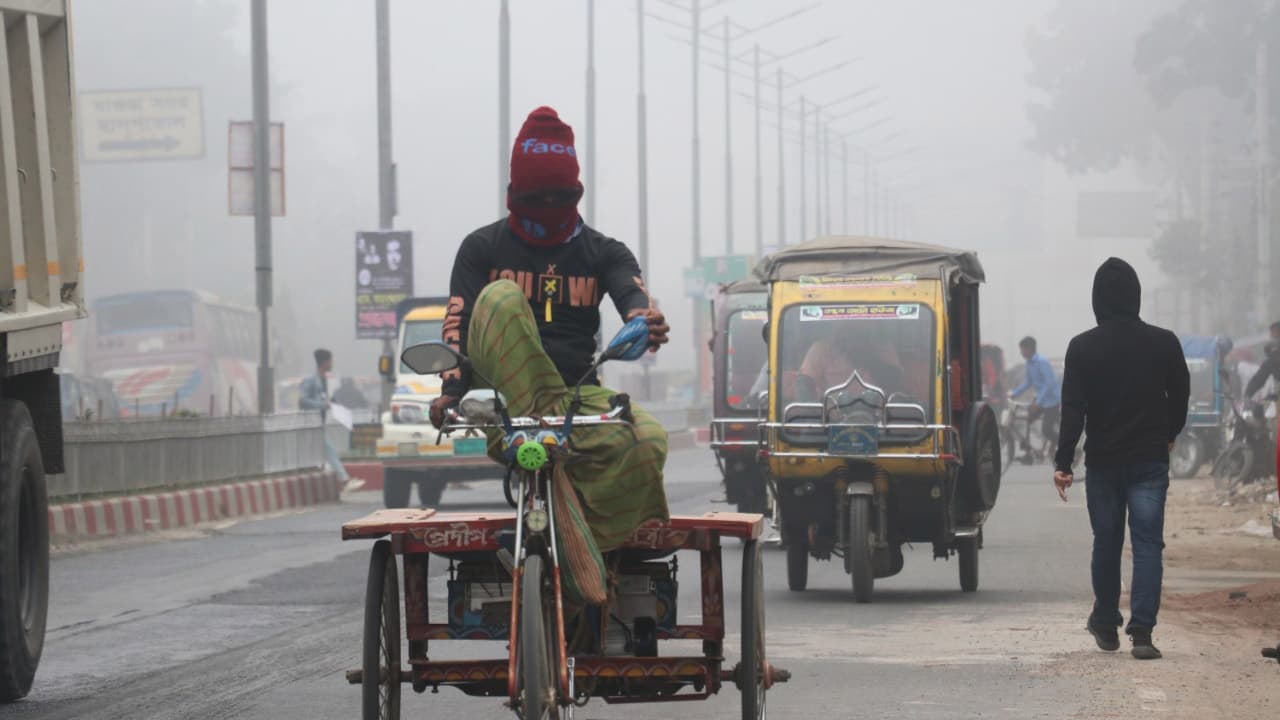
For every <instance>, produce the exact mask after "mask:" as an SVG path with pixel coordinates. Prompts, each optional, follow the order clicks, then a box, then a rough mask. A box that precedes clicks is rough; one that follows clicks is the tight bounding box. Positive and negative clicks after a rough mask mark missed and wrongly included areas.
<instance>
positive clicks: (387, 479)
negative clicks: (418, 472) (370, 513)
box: [382, 468, 414, 508]
mask: <svg viewBox="0 0 1280 720" xmlns="http://www.w3.org/2000/svg"><path fill="white" fill-rule="evenodd" d="M413 475H414V473H413V472H411V471H408V470H405V469H403V468H386V469H385V470H384V471H383V473H382V504H383V505H385V506H387V507H389V508H403V507H409V490H410V489H411V488H412V486H413Z"/></svg>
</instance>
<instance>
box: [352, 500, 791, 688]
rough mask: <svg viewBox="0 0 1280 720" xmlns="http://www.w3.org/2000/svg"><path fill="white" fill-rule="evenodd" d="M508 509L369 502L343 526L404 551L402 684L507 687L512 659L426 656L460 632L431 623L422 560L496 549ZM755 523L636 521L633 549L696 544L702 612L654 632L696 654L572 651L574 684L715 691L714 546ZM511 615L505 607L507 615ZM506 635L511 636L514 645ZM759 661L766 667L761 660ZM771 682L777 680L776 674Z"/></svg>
mask: <svg viewBox="0 0 1280 720" xmlns="http://www.w3.org/2000/svg"><path fill="white" fill-rule="evenodd" d="M515 522H516V516H515V513H513V512H495V513H454V512H438V511H436V510H433V509H424V510H406V509H397V510H378V511H375V512H373V513H372V514H370V515H368V516H366V517H364V518H361V519H359V520H354V521H351V522H349V523H346V524H345V525H343V526H342V539H343V540H362V539H376V538H382V537H387V536H389V537H390V541H391V549H392V552H394V553H395V554H396V555H401V556H402V557H403V564H404V612H405V634H406V635H407V637H408V641H409V656H408V664H409V669H408V671H406V670H405V669H404V668H401V670H400V677H401V679H402V681H403V682H409V683H412V685H413V687H414V689H415V690H417V691H418V692H421V691H423V690H425V689H426V688H428V687H430V688H437V687H440V686H442V685H443V686H453V687H457V688H458V689H460V690H462V691H463V692H465V693H467V694H469V695H486V696H510V695H512V694H514V690H513V689H512V685H513V684H514V678H513V677H511V671H510V667H511V665H512V662H513V659H512V658H501V659H494V660H465V661H463V660H458V661H448V660H444V661H441V660H431V659H429V657H428V655H427V643H428V641H430V640H441V639H459V638H456V637H455V636H454V635H453V634H452V633H451V632H450V629H449V625H448V624H447V623H442V622H432V619H431V615H430V613H429V612H428V608H427V578H428V558H429V557H430V556H431V554H433V553H437V554H450V553H464V552H477V551H478V552H485V551H489V552H497V551H498V549H499V536H500V535H501V534H502V533H503V532H505V531H513V530H514V529H515ZM763 527H764V520H763V518H762V517H761V516H760V515H755V514H742V513H731V512H709V513H706V514H705V515H677V516H673V517H672V518H671V519H670V521H668V522H665V523H663V522H657V521H653V522H649V523H646V524H645V525H642V526H641V527H639V528H637V529H636V530H635V531H634V532H632V533H631V536H630V537H629V538H628V539H627V540H626V542H624V543H623V545H622V547H623V548H631V549H640V550H671V551H675V550H696V551H698V552H699V554H700V557H701V563H700V564H701V574H702V580H701V587H702V617H701V622H700V623H698V624H693V625H684V624H677V625H676V626H675V628H674V631H666V632H659V634H658V639H659V640H674V639H680V640H702V641H703V655H701V656H694V657H597V656H590V657H575V658H574V663H573V667H574V678H575V684H578V686H579V687H581V685H580V684H579V683H580V681H582V680H585V679H590V678H600V679H605V678H611V679H619V680H630V679H634V680H640V681H643V680H667V681H671V682H674V683H678V684H681V685H689V686H692V687H693V688H694V689H695V691H696V692H694V693H684V694H674V693H673V694H663V695H657V696H655V695H644V696H641V697H634V698H632V697H627V696H619V695H610V696H605V697H604V700H605V701H606V702H615V703H617V702H648V701H654V700H666V701H677V700H696V699H702V698H706V697H708V696H710V695H713V694H715V693H716V692H718V691H719V690H720V688H721V685H722V683H723V682H725V681H733V679H734V675H733V671H732V670H725V669H723V668H722V665H723V663H724V657H723V653H722V643H723V641H724V635H725V627H724V576H723V572H722V571H723V563H722V560H721V553H720V547H721V546H720V540H721V538H723V537H736V538H740V539H742V540H758V539H759V537H760V535H761V532H762V530H763ZM513 614H514V613H513ZM514 646H515V643H514V642H513V643H511V647H512V648H514ZM765 667H766V668H769V667H770V666H769V665H768V664H767V663H766V665H765ZM774 679H775V678H774V672H773V671H772V670H770V671H768V672H766V673H765V677H764V686H765V688H766V689H767V688H768V687H769V686H771V685H772V684H773V681H774ZM777 679H778V680H783V679H785V678H784V677H782V676H779V677H778V678H777ZM558 681H559V682H558V684H559V686H560V693H561V696H562V697H568V696H569V678H568V671H567V669H566V668H564V667H561V668H560V669H559V677H558Z"/></svg>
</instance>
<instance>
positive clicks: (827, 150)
mask: <svg viewBox="0 0 1280 720" xmlns="http://www.w3.org/2000/svg"><path fill="white" fill-rule="evenodd" d="M822 156H823V157H824V158H826V159H825V160H824V161H823V163H822V192H823V195H824V196H825V197H824V200H823V207H824V208H825V213H824V214H823V216H822V232H823V234H824V235H830V234H831V125H830V124H824V125H823V126H822Z"/></svg>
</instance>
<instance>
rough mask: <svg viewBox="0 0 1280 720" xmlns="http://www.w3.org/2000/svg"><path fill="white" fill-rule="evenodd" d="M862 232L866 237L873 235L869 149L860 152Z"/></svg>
mask: <svg viewBox="0 0 1280 720" xmlns="http://www.w3.org/2000/svg"><path fill="white" fill-rule="evenodd" d="M862 161H863V162H862V233H863V234H864V235H866V236H868V237H874V236H875V229H874V228H872V227H871V151H870V150H864V151H863V153H862Z"/></svg>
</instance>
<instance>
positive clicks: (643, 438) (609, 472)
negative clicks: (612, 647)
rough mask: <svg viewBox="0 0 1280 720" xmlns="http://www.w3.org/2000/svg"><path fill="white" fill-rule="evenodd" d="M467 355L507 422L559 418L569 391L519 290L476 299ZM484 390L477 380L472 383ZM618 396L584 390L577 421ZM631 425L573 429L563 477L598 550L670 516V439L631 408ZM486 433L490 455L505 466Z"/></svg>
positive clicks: (494, 289) (503, 287) (495, 437)
mask: <svg viewBox="0 0 1280 720" xmlns="http://www.w3.org/2000/svg"><path fill="white" fill-rule="evenodd" d="M467 355H468V356H469V357H470V358H471V365H472V367H473V368H474V369H475V370H476V371H477V374H478V375H483V376H484V377H486V378H489V379H491V380H492V381H493V383H494V385H496V386H497V387H496V390H497V391H498V392H499V393H501V394H502V395H503V397H505V398H506V402H507V409H508V411H509V412H510V413H511V415H512V416H521V415H535V416H537V415H563V414H565V413H566V412H567V411H568V409H569V403H570V401H571V400H572V399H573V391H572V389H571V388H568V387H566V386H565V384H564V380H563V379H562V378H561V377H560V373H559V372H558V371H557V370H556V367H555V365H554V364H553V363H552V362H551V359H550V358H549V357H547V354H546V352H544V351H543V349H542V339H541V338H540V337H539V335H538V326H537V323H536V321H535V320H534V317H533V311H532V309H531V308H530V307H529V301H528V299H527V298H525V295H524V292H523V291H522V290H521V289H520V287H519V286H518V285H516V284H515V283H513V282H511V281H510V280H497V281H495V282H492V283H490V284H489V285H487V286H485V289H484V290H483V291H482V292H481V293H480V296H479V297H478V298H476V303H475V307H474V309H473V310H472V313H471V320H470V325H469V326H468V329H467ZM481 383H483V381H482V380H480V378H479V377H476V378H474V379H473V384H475V385H476V386H479V385H480V384H481ZM614 394H615V393H614V392H613V391H612V390H608V389H605V388H602V387H598V386H595V385H587V386H584V387H583V388H582V407H581V409H580V410H579V414H581V415H591V414H595V413H605V412H608V411H609V398H610V397H611V396H613V395H614ZM632 413H633V414H634V415H635V424H634V425H632V424H620V425H597V426H583V427H581V428H574V430H573V439H572V447H573V452H574V455H575V456H576V457H575V459H574V460H573V462H571V463H569V464H568V465H567V467H566V471H567V474H568V477H569V480H570V481H571V483H572V485H573V487H574V489H576V490H577V493H578V495H579V496H580V497H581V499H582V509H583V513H584V516H585V519H586V522H587V525H588V526H589V527H590V529H591V534H592V535H593V536H594V538H595V542H596V545H597V546H598V547H599V549H600V550H601V551H608V550H612V549H614V548H616V547H618V546H619V545H620V544H622V542H623V541H624V540H626V538H627V537H628V536H629V535H630V534H631V532H632V531H633V530H635V529H636V528H637V527H638V526H640V525H641V524H642V523H644V522H646V521H648V520H652V519H655V518H656V519H660V520H666V519H668V517H669V514H668V511H667V495H666V490H665V488H664V487H663V483H662V466H663V463H664V462H665V461H666V458H667V433H666V430H664V429H663V428H662V425H661V424H659V423H658V421H657V420H656V419H654V417H653V416H652V415H649V414H648V413H646V412H644V411H643V410H641V409H640V408H638V407H634V406H633V407H632ZM500 439H501V434H500V433H495V434H491V435H490V438H489V454H490V456H491V457H493V458H494V459H495V460H499V461H500V462H501V461H502V451H501V447H500V446H499V445H498V441H499V440H500Z"/></svg>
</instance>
